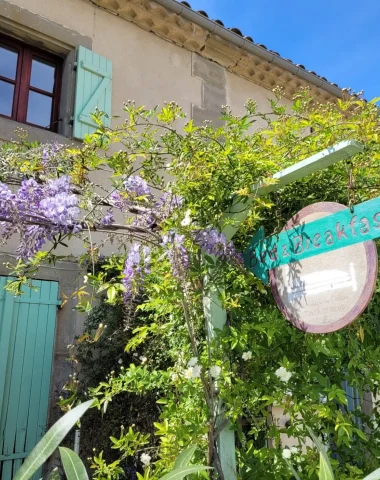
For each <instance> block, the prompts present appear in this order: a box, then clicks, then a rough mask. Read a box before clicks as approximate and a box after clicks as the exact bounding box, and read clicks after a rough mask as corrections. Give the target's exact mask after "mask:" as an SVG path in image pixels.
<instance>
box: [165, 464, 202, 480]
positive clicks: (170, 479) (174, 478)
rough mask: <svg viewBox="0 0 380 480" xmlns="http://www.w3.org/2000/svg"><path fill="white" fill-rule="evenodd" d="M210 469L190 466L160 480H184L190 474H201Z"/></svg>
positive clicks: (170, 473) (173, 471) (177, 469)
mask: <svg viewBox="0 0 380 480" xmlns="http://www.w3.org/2000/svg"><path fill="white" fill-rule="evenodd" d="M209 468H211V467H204V466H203V465H190V466H187V467H181V468H176V469H175V470H172V471H171V472H169V473H167V474H166V475H164V476H163V477H161V478H160V480H182V478H185V477H186V476H187V475H190V473H197V472H201V471H202V470H207V469H209Z"/></svg>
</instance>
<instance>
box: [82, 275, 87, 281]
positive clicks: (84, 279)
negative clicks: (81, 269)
mask: <svg viewBox="0 0 380 480" xmlns="http://www.w3.org/2000/svg"><path fill="white" fill-rule="evenodd" d="M87 282H88V275H85V276H84V277H83V283H87Z"/></svg>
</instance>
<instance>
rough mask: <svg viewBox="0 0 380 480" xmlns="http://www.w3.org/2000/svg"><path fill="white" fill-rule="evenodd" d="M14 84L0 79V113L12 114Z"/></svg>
mask: <svg viewBox="0 0 380 480" xmlns="http://www.w3.org/2000/svg"><path fill="white" fill-rule="evenodd" d="M14 88H15V87H14V85H12V84H11V83H8V82H3V81H2V80H0V114H1V115H7V116H8V117H11V116H12V105H13V91H14Z"/></svg>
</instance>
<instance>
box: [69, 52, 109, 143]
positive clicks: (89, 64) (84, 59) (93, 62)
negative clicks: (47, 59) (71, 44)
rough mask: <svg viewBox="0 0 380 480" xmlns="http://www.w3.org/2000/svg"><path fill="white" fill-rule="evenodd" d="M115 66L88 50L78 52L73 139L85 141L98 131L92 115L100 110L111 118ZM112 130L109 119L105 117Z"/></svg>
mask: <svg viewBox="0 0 380 480" xmlns="http://www.w3.org/2000/svg"><path fill="white" fill-rule="evenodd" d="M111 101H112V62H111V60H108V59H106V58H105V57H102V56H100V55H98V54H97V53H94V52H92V51H91V50H88V49H87V48H84V47H79V48H78V55H77V70H76V88H75V106H74V125H73V136H74V137H75V138H79V139H83V138H84V137H85V135H86V134H90V133H93V132H95V131H96V129H97V127H96V124H95V123H94V122H93V121H92V119H91V117H90V114H91V113H93V112H94V111H95V109H96V108H98V109H99V110H101V111H102V112H105V113H106V114H107V115H108V116H109V117H111ZM103 122H104V124H105V125H106V126H109V123H110V120H109V118H108V119H107V118H105V117H103Z"/></svg>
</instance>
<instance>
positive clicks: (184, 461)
mask: <svg viewBox="0 0 380 480" xmlns="http://www.w3.org/2000/svg"><path fill="white" fill-rule="evenodd" d="M196 449H197V446H196V445H190V446H189V447H187V448H185V450H183V451H182V452H181V453H180V454H179V455H178V457H177V458H176V461H175V462H174V470H175V469H177V468H181V467H187V466H188V465H189V463H190V461H191V459H192V458H193V455H194V453H195V450H196Z"/></svg>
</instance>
